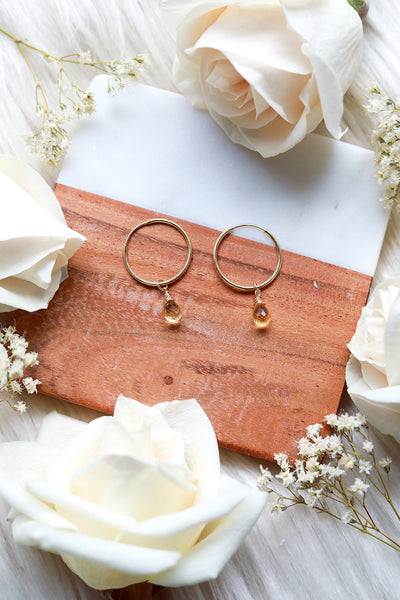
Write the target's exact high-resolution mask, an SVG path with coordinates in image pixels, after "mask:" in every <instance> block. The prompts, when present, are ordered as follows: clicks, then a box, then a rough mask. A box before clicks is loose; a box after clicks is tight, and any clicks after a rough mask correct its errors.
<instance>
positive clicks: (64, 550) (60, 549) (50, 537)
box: [13, 517, 181, 589]
mask: <svg viewBox="0 0 400 600" xmlns="http://www.w3.org/2000/svg"><path fill="white" fill-rule="evenodd" d="M13 535H14V538H15V540H16V541H17V542H18V543H20V544H25V545H27V546H35V547H36V548H40V549H42V550H46V551H47V552H55V553H56V554H61V556H62V558H63V559H64V561H65V562H66V563H67V564H68V566H69V567H70V569H71V570H72V571H74V573H77V575H79V577H81V579H83V581H85V582H86V583H87V584H88V585H90V586H92V587H95V588H96V589H110V588H115V587H125V586H127V585H130V584H132V583H135V582H137V581H145V580H146V579H147V578H148V575H149V574H150V573H158V572H160V571H164V570H165V569H168V568H170V567H171V566H173V565H175V564H176V563H177V562H178V561H179V559H180V557H181V555H180V554H179V553H177V552H169V551H164V550H153V549H149V548H142V547H136V546H130V545H128V544H121V543H118V542H115V541H112V542H110V541H107V540H102V539H99V538H97V537H91V536H85V535H80V534H77V533H70V532H67V531H61V530H55V529H53V528H51V527H49V526H47V525H45V524H43V523H40V522H38V521H34V520H30V519H26V518H25V517H17V518H16V519H15V521H14V523H13ZM100 566H101V568H99V567H100Z"/></svg>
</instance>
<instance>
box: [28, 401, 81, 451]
mask: <svg viewBox="0 0 400 600" xmlns="http://www.w3.org/2000/svg"><path fill="white" fill-rule="evenodd" d="M86 427H87V423H85V422H84V421H80V420H79V419H74V418H73V417H68V416H66V415H62V414H60V413H58V412H56V411H52V412H50V413H48V414H47V415H45V417H44V419H43V421H42V425H41V427H40V431H39V434H38V438H37V442H38V443H39V444H41V445H43V446H49V447H50V448H52V452H53V458H54V455H55V454H56V452H57V450H62V449H63V448H64V447H65V446H66V445H67V444H69V443H70V442H71V440H72V439H73V438H74V437H75V436H76V435H78V434H79V433H82V432H83V431H84V430H85V429H86Z"/></svg>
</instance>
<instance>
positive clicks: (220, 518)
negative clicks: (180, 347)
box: [0, 396, 266, 589]
mask: <svg viewBox="0 0 400 600" xmlns="http://www.w3.org/2000/svg"><path fill="white" fill-rule="evenodd" d="M0 494H1V495H3V496H4V498H5V499H6V500H7V501H8V503H9V504H10V505H11V506H12V509H13V510H12V519H13V534H14V537H15V539H16V541H17V542H19V543H22V544H26V545H28V546H35V547H36V548H41V549H42V550H48V551H50V552H55V553H57V554H60V555H61V557H62V558H63V559H64V561H65V562H66V563H67V565H68V566H69V567H70V568H71V569H72V571H74V572H75V573H77V574H78V575H79V576H80V577H81V578H82V579H83V580H84V581H85V582H86V583H88V584H89V585H91V586H93V587H94V588H97V589H107V588H117V587H124V586H127V585H130V584H133V583H138V582H142V581H150V582H153V583H157V584H161V585H165V586H181V585H191V584H195V583H199V582H201V581H205V580H207V579H211V578H214V577H216V576H217V575H218V573H219V572H220V570H221V569H222V567H223V566H224V565H225V563H226V562H227V561H228V560H229V559H230V557H231V556H232V554H233V553H234V552H235V551H236V549H237V547H238V546H239V544H240V543H241V542H242V540H243V538H244V537H245V536H246V534H247V533H248V531H249V530H250V528H251V527H252V525H253V524H254V522H255V521H256V519H257V518H258V516H259V514H260V512H261V510H262V508H263V506H264V504H265V498H266V494H263V493H262V492H259V491H258V490H257V489H250V488H248V487H246V486H244V485H242V484H240V483H239V482H237V481H235V480H233V479H230V478H229V477H227V476H224V475H221V473H220V463H219V453H218V446H217V442H216V438H215V434H214V431H213V429H212V426H211V424H210V422H209V420H208V418H207V417H206V415H205V413H204V411H203V410H202V409H201V407H200V406H199V404H198V403H197V402H196V401H195V400H186V401H176V402H165V403H162V404H157V405H155V406H153V407H151V408H150V407H148V406H145V405H143V404H141V403H139V402H136V401H134V400H130V399H128V398H124V397H123V396H120V397H119V398H118V401H117V404H116V407H115V412H114V416H113V417H100V418H98V419H95V420H94V421H92V422H91V423H89V424H87V423H83V422H81V421H78V420H75V419H71V418H69V417H64V416H61V415H59V414H56V413H52V414H50V415H48V416H47V417H46V418H45V420H44V422H43V426H42V429H41V431H40V434H39V437H38V440H37V442H11V443H6V444H0Z"/></svg>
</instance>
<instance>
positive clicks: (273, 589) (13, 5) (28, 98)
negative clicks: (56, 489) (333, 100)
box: [0, 0, 400, 600]
mask: <svg viewBox="0 0 400 600" xmlns="http://www.w3.org/2000/svg"><path fill="white" fill-rule="evenodd" d="M371 5H372V6H371V10H370V13H369V16H368V19H367V21H366V23H365V25H364V31H365V35H364V60H363V65H362V68H361V69H360V72H359V74H358V76H357V79H356V81H355V82H354V84H353V85H352V87H351V88H350V90H349V92H348V93H347V95H346V101H345V121H346V123H347V125H348V126H349V131H348V132H347V134H346V136H345V138H344V139H345V140H347V141H350V142H352V143H356V144H359V145H363V146H368V137H369V132H370V123H369V121H368V119H367V117H366V116H365V114H364V112H363V110H362V104H363V103H364V102H365V99H366V93H365V88H366V87H367V86H368V85H369V84H370V83H371V82H372V81H377V82H379V84H380V85H381V87H382V88H383V89H384V90H385V91H386V92H387V93H388V94H389V95H392V96H396V95H400V64H399V60H398V32H399V31H400V6H398V5H397V4H396V2H393V1H390V2H389V1H388V0H371ZM0 27H3V28H5V29H7V30H9V31H11V32H13V33H14V34H16V35H18V36H19V37H21V38H27V39H28V40H29V41H30V42H31V43H33V44H36V45H38V46H39V47H41V48H43V49H46V50H48V51H49V52H54V53H55V54H57V55H60V56H61V55H63V54H69V53H71V52H76V51H79V50H82V51H84V50H91V51H92V54H93V55H94V56H96V57H98V58H99V59H106V58H116V57H122V56H133V55H136V54H137V53H139V52H143V51H147V52H148V53H149V55H150V57H151V65H150V66H149V67H148V68H147V70H146V71H145V72H144V73H143V75H142V76H141V80H142V81H145V82H146V83H149V84H152V85H155V86H158V87H162V88H166V89H174V88H173V84H172V81H171V75H170V71H171V64H172V57H173V52H174V49H173V43H172V41H171V40H170V39H169V37H168V35H167V33H166V31H165V29H164V26H163V22H162V19H161V17H160V14H159V10H158V2H157V0H113V1H110V0H68V1H64V2H61V1H60V0H1V3H0ZM32 62H33V63H34V67H35V70H36V72H37V73H38V74H39V76H40V79H41V80H42V82H43V83H44V84H50V83H51V81H52V78H53V77H54V71H53V69H52V67H51V65H48V64H47V63H45V62H44V61H43V60H42V59H41V58H40V57H35V56H33V55H32ZM75 76H76V78H77V79H78V80H79V81H80V83H81V84H82V85H83V86H86V85H87V84H88V83H89V81H90V79H91V77H92V74H91V73H90V71H89V70H88V71H84V70H83V68H82V67H78V68H77V69H76V71H75ZM0 90H1V101H0V151H1V152H5V153H10V154H14V155H16V156H18V157H20V158H22V159H24V160H26V161H27V162H28V163H30V164H31V165H32V166H34V167H35V168H36V169H38V170H39V172H41V173H42V175H43V176H44V177H45V178H46V180H47V181H48V183H49V184H50V185H53V184H54V183H55V181H56V178H57V170H56V169H51V168H49V167H46V166H44V165H43V164H41V163H39V162H38V161H37V160H36V159H35V158H34V157H33V156H32V155H31V154H29V152H28V151H27V149H26V148H25V145H24V142H23V140H22V136H23V135H24V134H25V133H27V132H28V131H30V130H32V129H34V128H35V123H36V121H35V111H34V84H33V81H32V77H31V75H30V73H29V71H28V69H27V67H26V64H25V63H24V61H23V59H22V57H21V55H20V53H19V52H18V50H17V48H16V47H15V44H14V43H13V42H11V41H10V40H9V39H8V38H6V37H5V36H4V35H3V34H1V33H0ZM320 131H322V132H323V128H320ZM5 209H6V199H4V198H0V218H4V215H5ZM399 232H400V218H399V216H398V215H392V217H391V221H390V224H389V228H388V233H387V236H386V240H385V244H384V247H383V251H382V255H381V259H380V262H379V266H378V270H377V274H376V277H375V282H379V281H381V280H382V279H384V278H385V277H387V276H390V275H394V274H398V273H399V271H400V237H399ZM30 404H31V407H30V410H29V412H28V413H26V414H25V415H24V416H21V415H19V414H17V413H15V412H13V411H10V410H8V409H7V407H1V410H0V440H1V441H8V440H15V439H34V438H35V436H36V432H37V430H38V427H39V425H40V422H41V419H42V417H43V415H44V414H46V413H47V412H48V411H50V410H52V409H54V408H56V409H57V410H59V411H61V412H63V413H66V414H70V415H73V416H79V417H81V418H83V419H86V420H89V419H92V418H93V417H94V416H96V415H95V413H93V412H91V411H89V410H86V409H83V408H79V407H75V406H71V405H68V404H66V403H63V402H61V401H55V400H54V399H49V398H46V397H43V396H40V395H39V396H38V397H37V398H36V397H35V398H34V400H33V401H32V402H31V403H30ZM376 443H377V445H378V446H379V447H380V448H382V453H384V454H385V455H386V454H389V455H391V456H392V457H393V458H394V459H395V468H394V473H393V481H394V485H393V494H394V496H395V497H397V499H398V500H399V499H400V485H399V466H400V457H399V455H400V453H399V446H398V445H397V444H396V443H395V442H393V440H392V439H391V438H387V437H385V436H382V435H378V436H377V439H376ZM221 459H222V464H223V468H224V469H225V470H226V471H228V472H229V473H230V474H231V475H234V476H236V477H238V478H240V479H241V480H242V481H247V482H248V483H249V485H254V484H255V480H256V478H257V476H258V462H259V461H257V460H254V459H251V458H249V457H245V456H240V455H238V454H235V453H233V452H229V451H222V452H221ZM372 505H373V509H374V510H379V509H377V506H378V505H377V503H376V502H375V501H373V502H372ZM6 514H7V509H6V506H5V503H3V502H2V501H1V502H0V529H1V532H2V535H1V538H0V597H1V598H2V599H3V598H4V599H5V600H8V599H11V598H12V599H13V600H22V599H25V598H26V599H28V598H29V599H39V598H40V599H41V600H50V599H51V600H53V599H54V600H59V599H60V600H61V599H68V600H74V599H78V598H79V599H86V600H92V599H93V600H95V599H96V598H109V597H110V596H109V595H108V594H105V593H99V592H96V591H94V590H91V589H89V588H88V587H87V586H85V585H84V584H83V583H82V582H81V581H80V580H79V579H78V578H77V577H75V576H74V575H73V574H72V573H70V571H69V570H68V569H67V567H65V566H64V564H63V562H62V561H61V559H59V558H58V557H56V556H52V555H48V554H45V553H42V552H39V551H36V550H31V549H29V548H24V547H20V546H17V545H16V544H15V543H14V541H13V539H12V535H11V531H10V529H11V528H10V524H9V523H8V522H7V521H6ZM382 519H383V521H386V516H385V515H383V516H382ZM398 531H399V532H400V526H399V529H398ZM397 537H399V535H398V536H397ZM399 581H400V560H399V556H398V554H397V553H396V552H395V551H393V550H391V549H389V548H385V547H384V546H383V545H380V544H379V543H378V542H375V541H374V540H372V539H370V538H368V537H367V536H363V535H361V534H359V533H358V532H355V531H353V530H352V529H351V528H350V527H345V526H343V525H342V524H340V523H339V524H336V523H335V522H331V521H330V520H329V518H327V517H325V516H318V515H316V514H311V513H310V512H307V510H306V509H304V510H301V509H294V510H293V511H292V512H291V511H288V512H286V513H284V514H282V515H280V516H276V515H271V514H270V513H269V511H268V510H266V511H265V512H264V513H263V515H262V517H261V518H260V520H259V522H258V524H257V526H256V527H255V528H254V529H253V531H252V532H251V534H250V535H249V536H248V538H247V539H246V542H245V543H244V544H243V546H242V547H241V548H240V550H239V551H238V552H237V553H236V555H235V556H234V558H233V559H232V560H231V562H230V563H229V564H228V566H227V567H226V568H225V570H224V571H223V573H222V574H221V575H220V577H219V578H218V579H217V580H216V581H214V582H210V583H206V584H203V585H200V586H194V587H192V588H182V589H171V590H167V589H165V590H162V591H160V592H158V594H157V598H159V599H162V600H167V599H171V600H178V599H179V600H206V599H207V600H210V599H212V598H215V599H218V600H268V599H271V600H285V599H288V600H291V599H294V598H296V599H301V600H302V599H305V600H306V599H312V600H313V599H324V600H336V599H337V598H341V599H344V600H347V599H354V600H358V599H359V598H363V599H371V600H372V599H374V600H375V599H377V600H379V599H395V598H398V597H399V592H398V582H399Z"/></svg>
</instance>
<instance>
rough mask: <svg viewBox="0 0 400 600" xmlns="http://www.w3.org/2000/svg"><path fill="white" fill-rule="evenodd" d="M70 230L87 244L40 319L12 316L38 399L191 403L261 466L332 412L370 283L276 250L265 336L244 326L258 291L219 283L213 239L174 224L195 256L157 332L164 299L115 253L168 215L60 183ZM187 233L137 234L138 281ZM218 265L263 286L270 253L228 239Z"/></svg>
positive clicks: (175, 266)
mask: <svg viewBox="0 0 400 600" xmlns="http://www.w3.org/2000/svg"><path fill="white" fill-rule="evenodd" d="M56 194H57V197H58V199H59V200H60V203H61V205H62V207H63V210H64V213H65V216H66V219H67V222H68V224H69V225H70V226H71V227H72V228H73V229H76V230H77V231H79V232H81V233H83V234H84V235H85V236H86V237H87V242H85V244H84V245H83V246H82V248H81V249H80V250H79V251H78V252H77V253H76V255H75V256H74V257H73V258H72V260H71V261H70V263H69V278H68V279H67V280H66V281H65V282H64V283H63V284H62V285H61V287H60V290H59V291H58V292H57V294H56V296H55V297H54V299H53V300H52V302H51V303H50V306H49V308H48V309H47V310H46V311H39V312H37V313H34V314H28V313H24V312H22V311H20V312H18V313H17V317H16V318H17V326H18V329H19V330H21V331H26V333H27V337H28V339H29V340H30V344H31V346H32V348H35V350H36V351H38V352H39V356H40V365H39V367H38V369H37V373H36V376H37V377H39V378H40V380H41V381H42V386H41V390H42V391H43V392H44V393H48V394H50V395H53V396H56V397H58V398H63V399H66V400H70V401H72V402H75V403H78V404H82V405H85V406H90V407H92V408H95V409H98V410H102V411H104V412H107V413H112V411H113V408H114V404H115V402H116V399H117V396H118V394H119V393H122V394H124V395H127V396H129V397H132V398H135V399H138V400H140V401H143V402H145V403H148V404H154V403H156V402H161V401H169V400H181V399H185V398H191V397H195V398H196V399H197V400H198V402H199V403H200V404H201V405H202V407H203V408H204V410H205V411H206V413H207V414H208V416H209V418H210V420H211V422H212V424H213V426H214V428H215V431H216V434H217V438H218V440H219V443H220V444H221V445H222V446H224V447H227V448H233V449H235V450H238V451H240V452H243V453H249V454H252V455H255V456H260V457H264V458H267V459H270V458H271V457H272V456H273V454H274V452H277V451H283V450H286V451H287V452H288V453H289V454H290V455H292V456H293V455H294V454H295V442H296V441H297V440H298V439H299V438H300V437H302V436H303V434H304V429H305V427H306V426H307V425H309V424H310V423H314V422H319V421H321V419H322V418H323V416H324V415H326V414H328V413H331V412H335V411H336V410H337V407H338V404H339V401H340V396H341V392H342V389H343V384H344V370H345V365H346V361H347V358H348V352H347V349H346V343H347V342H348V341H349V340H350V338H351V336H352V334H353V331H354V329H355V326H356V322H357V319H358V316H359V314H360V310H361V307H362V306H363V305H364V303H365V300H366V297H367V293H368V290H369V286H370V281H371V279H370V277H368V276H366V275H361V274H359V273H355V272H353V271H350V270H346V269H343V268H339V267H336V266H333V265H330V264H326V263H323V262H320V261H317V260H313V259H310V258H306V257H303V256H299V255H296V254H293V253H290V252H285V251H284V250H283V266H282V269H281V273H280V274H279V276H278V277H277V279H276V280H275V281H274V282H273V283H272V284H271V285H270V286H269V287H268V288H266V289H265V290H264V292H263V296H264V300H265V302H266V304H267V305H268V307H269V310H270V312H271V315H272V324H271V326H270V328H269V329H268V330H265V331H260V330H257V329H255V328H254V326H253V324H252V306H253V294H251V293H240V292H237V291H235V290H233V289H231V288H229V287H228V286H226V285H225V284H224V283H223V282H222V281H221V280H220V279H219V277H218V276H217V274H216V272H215V270H214V266H213V261H212V250H213V247H214V243H215V240H216V238H217V236H218V233H219V232H217V231H214V230H212V229H209V228H205V227H201V226H199V225H196V224H193V223H188V222H185V221H180V220H176V222H177V223H179V224H180V225H182V226H183V227H184V229H185V230H186V231H187V233H188V234H189V237H190V238H191V241H192V244H193V248H194V251H193V260H192V264H191V267H190V269H189V271H188V272H187V273H186V274H185V276H184V277H183V278H182V279H181V280H180V281H179V282H177V283H176V284H175V285H173V286H171V288H170V292H171V295H172V296H173V298H174V299H176V301H177V302H178V304H180V306H181V308H182V310H183V313H184V314H183V319H182V323H181V324H180V325H179V326H178V327H174V328H173V327H170V326H168V325H166V323H165V321H164V319H163V316H162V306H163V302H162V296H161V294H160V292H159V291H158V290H157V289H155V288H148V287H144V286H142V285H140V284H138V283H137V282H136V281H134V280H133V279H132V278H131V277H130V276H129V274H128V273H127V271H126V269H125V266H124V263H123V260H122V249H123V245H124V241H125V239H126V236H127V235H128V233H129V231H130V229H132V227H134V226H135V225H137V224H138V223H140V222H142V221H144V220H146V219H149V218H153V217H154V216H158V217H159V216H163V215H160V214H158V213H153V212H150V211H148V210H144V209H142V208H138V207H133V206H130V205H127V204H123V203H120V202H116V201H114V200H110V199H108V198H103V197H99V196H96V195H93V194H89V193H86V192H82V191H79V190H75V189H72V188H68V187H65V186H60V185H59V186H57V187H56ZM185 255H186V246H185V243H184V241H183V238H182V237H181V236H180V235H179V234H178V233H177V232H176V230H174V229H172V228H171V227H167V226H165V225H164V226H152V227H146V228H142V229H140V230H139V231H138V232H137V234H135V236H134V238H132V247H131V246H130V247H129V259H130V261H131V264H134V266H135V268H136V269H137V271H138V272H139V273H140V274H141V276H144V277H149V278H153V279H157V278H165V277H167V276H170V274H173V273H176V272H178V271H179V270H180V268H181V266H182V264H183V262H184V260H185ZM220 257H221V258H220V264H221V268H222V269H223V270H225V271H226V272H227V273H228V272H229V275H230V277H232V278H234V280H236V281H238V280H243V277H244V274H245V276H246V277H249V278H250V284H251V283H252V282H253V281H260V280H264V279H266V278H267V277H268V274H269V273H271V272H272V270H273V269H274V267H275V263H276V259H275V251H274V248H272V247H269V246H267V245H265V244H262V243H259V242H254V241H249V240H247V239H244V238H240V237H238V236H234V237H232V236H230V238H229V243H228V241H227V243H226V245H222V246H221V252H220Z"/></svg>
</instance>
